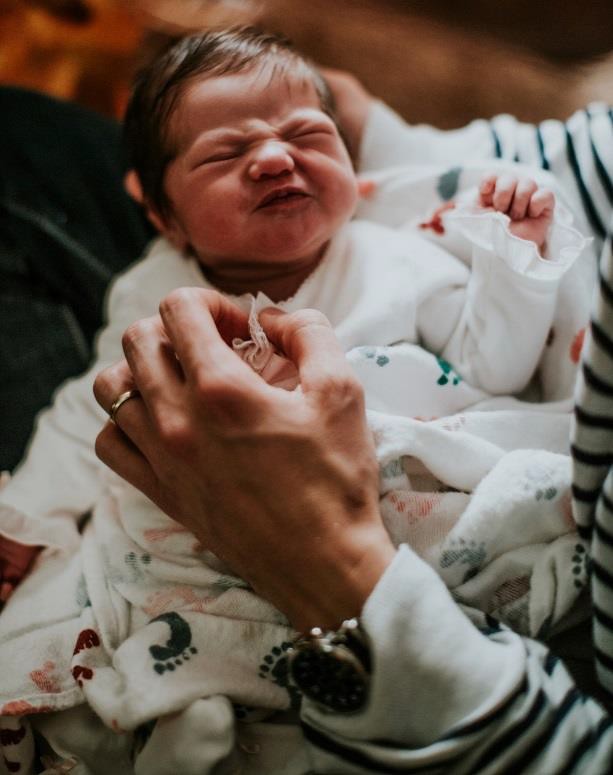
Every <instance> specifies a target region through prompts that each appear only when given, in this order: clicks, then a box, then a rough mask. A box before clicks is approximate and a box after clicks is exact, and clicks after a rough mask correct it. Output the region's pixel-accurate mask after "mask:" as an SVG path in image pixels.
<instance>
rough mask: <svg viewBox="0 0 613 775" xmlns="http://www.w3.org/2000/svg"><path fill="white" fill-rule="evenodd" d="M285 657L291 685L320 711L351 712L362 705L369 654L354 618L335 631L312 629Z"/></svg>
mask: <svg viewBox="0 0 613 775" xmlns="http://www.w3.org/2000/svg"><path fill="white" fill-rule="evenodd" d="M287 654H288V659H289V674H290V677H291V680H292V682H293V684H294V685H295V686H296V687H298V689H300V691H301V692H302V693H303V694H304V695H305V696H306V697H308V698H309V699H310V700H313V701H314V702H315V703H317V705H318V706H319V707H320V708H321V709H323V710H327V711H334V712H336V713H355V712H356V711H359V710H360V709H361V708H362V707H363V706H364V704H365V703H366V700H367V698H368V686H369V683H370V653H369V649H368V644H367V640H366V635H365V634H364V632H363V631H362V629H361V628H360V624H359V622H358V620H357V619H347V620H346V621H344V622H343V623H342V625H341V626H340V628H339V629H338V630H336V631H334V630H332V631H328V632H324V631H323V630H322V629H321V628H320V627H313V629H312V630H311V631H310V632H309V633H308V635H300V636H298V637H297V638H296V640H295V641H294V643H293V644H292V646H291V648H289V649H288V652H287Z"/></svg>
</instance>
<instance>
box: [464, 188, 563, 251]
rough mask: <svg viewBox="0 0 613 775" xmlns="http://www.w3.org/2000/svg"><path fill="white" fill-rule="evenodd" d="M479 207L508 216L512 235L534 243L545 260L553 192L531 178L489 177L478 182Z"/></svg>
mask: <svg viewBox="0 0 613 775" xmlns="http://www.w3.org/2000/svg"><path fill="white" fill-rule="evenodd" d="M479 205H480V206H481V207H483V208H485V209H487V210H495V211H496V212H500V213H504V214H505V215H508V216H509V218H510V219H511V222H510V223H509V231H510V232H511V234H513V235H515V236H516V237H520V238H521V239H525V240H529V241H531V242H534V243H535V244H536V246H537V248H538V249H539V253H540V254H541V257H544V254H545V247H546V242H547V234H548V232H549V228H550V226H551V223H552V221H553V210H554V207H555V197H554V194H553V191H551V190H550V189H548V188H543V187H541V186H539V185H538V184H537V183H536V182H535V181H534V180H532V179H531V178H527V177H517V176H515V175H510V174H505V175H498V174H496V173H492V174H490V175H486V176H485V177H484V178H483V180H482V181H481V185H480V186H479Z"/></svg>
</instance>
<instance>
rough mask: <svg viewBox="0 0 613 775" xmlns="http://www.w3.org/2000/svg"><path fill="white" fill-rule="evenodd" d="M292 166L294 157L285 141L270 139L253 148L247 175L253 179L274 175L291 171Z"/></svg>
mask: <svg viewBox="0 0 613 775" xmlns="http://www.w3.org/2000/svg"><path fill="white" fill-rule="evenodd" d="M294 166H295V164H294V159H293V157H292V155H291V153H290V152H289V150H288V148H287V146H286V145H285V143H282V142H280V141H278V140H270V141H268V142H265V143H262V144H261V145H259V146H258V147H257V148H256V149H255V151H254V153H253V157H252V159H251V164H250V165H249V175H250V176H251V178H252V179H253V180H259V179H260V178H262V177H276V176H277V175H283V174H285V173H287V172H292V170H293V169H294Z"/></svg>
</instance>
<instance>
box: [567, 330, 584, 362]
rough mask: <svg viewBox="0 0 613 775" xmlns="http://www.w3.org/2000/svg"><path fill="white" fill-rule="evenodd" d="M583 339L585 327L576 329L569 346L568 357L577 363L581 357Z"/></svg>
mask: <svg viewBox="0 0 613 775" xmlns="http://www.w3.org/2000/svg"><path fill="white" fill-rule="evenodd" d="M584 339H585V328H582V329H581V331H578V332H577V333H576V334H575V338H574V339H573V341H572V344H571V346H570V359H571V361H572V362H573V363H579V358H580V357H581V350H582V348H583V340H584Z"/></svg>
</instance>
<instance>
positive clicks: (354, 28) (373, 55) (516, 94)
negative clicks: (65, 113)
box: [0, 0, 613, 127]
mask: <svg viewBox="0 0 613 775" xmlns="http://www.w3.org/2000/svg"><path fill="white" fill-rule="evenodd" d="M243 22H250V23H256V24H258V25H260V26H264V27H266V28H270V29H272V30H275V31H277V32H282V33H284V34H285V35H287V36H288V37H289V38H291V39H292V40H293V41H294V43H295V44H296V45H297V46H298V47H299V48H300V49H302V50H303V51H304V52H306V53H307V54H309V55H310V56H311V57H313V58H314V59H315V60H317V61H318V62H320V63H322V64H325V65H328V66H333V67H338V68H342V69H347V70H350V71H352V72H353V73H355V74H356V75H357V76H358V77H359V78H360V79H361V80H362V81H363V82H364V84H365V85H366V86H367V87H368V88H369V89H370V90H371V91H372V92H373V93H374V94H376V95H378V96H380V97H382V98H383V99H385V100H386V101H387V102H389V103H390V104H391V105H392V106H393V107H395V108H396V109H397V110H398V111H399V112H401V113H402V114H403V115H404V116H405V117H406V118H407V119H408V120H410V121H412V122H427V123H432V124H435V125H437V126H440V127H453V126H459V125H462V124H464V123H466V122H467V121H468V120H470V119H472V118H474V117H476V116H486V117H487V116H491V115H494V114H496V113H501V112H512V113H515V114H516V115H518V116H519V117H520V118H523V119H526V120H531V121H537V120H540V119H543V118H547V117H558V118H565V117H566V116H568V115H569V114H570V113H571V112H572V111H573V110H574V109H576V108H578V107H582V106H583V105H585V104H586V103H587V102H589V101H592V100H597V99H603V100H607V101H609V102H613V53H612V52H613V3H612V2H610V0H606V2H605V1H603V2H598V3H586V2H584V3H573V2H569V3H560V2H559V0H557V2H550V1H549V0H539V2H538V3H535V2H534V0H498V2H491V0H462V2H457V0H456V1H454V0H308V1H307V0H0V82H1V83H10V84H19V85H22V86H26V87H29V88H33V89H39V90H42V91H45V92H47V93H50V94H53V95H56V96H58V97H61V98H65V99H70V100H75V101H77V102H79V103H81V104H83V105H86V106H88V107H91V108H94V109H95V110H98V111H100V112H102V113H105V114H107V115H111V116H115V117H120V116H121V114H122V111H123V108H124V105H125V101H126V96H127V93H128V89H129V83H130V79H131V76H132V73H133V71H134V69H135V67H137V66H138V64H139V63H140V62H142V61H143V59H144V58H146V57H148V56H150V55H151V54H152V52H154V51H155V50H156V49H157V47H158V46H160V45H162V44H163V43H164V42H165V41H166V40H167V39H168V37H172V36H177V35H181V34H184V33H186V32H190V31H193V30H196V29H199V28H203V27H206V26H218V25H220V24H228V23H243Z"/></svg>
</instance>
